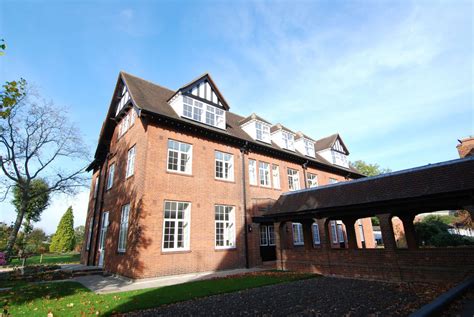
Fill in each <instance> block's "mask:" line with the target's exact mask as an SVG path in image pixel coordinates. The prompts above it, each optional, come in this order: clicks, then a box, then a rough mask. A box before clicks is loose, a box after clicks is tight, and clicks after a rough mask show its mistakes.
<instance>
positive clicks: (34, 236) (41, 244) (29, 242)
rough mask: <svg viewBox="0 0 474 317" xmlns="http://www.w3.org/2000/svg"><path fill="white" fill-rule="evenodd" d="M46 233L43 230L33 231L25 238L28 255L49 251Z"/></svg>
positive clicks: (24, 247) (25, 248)
mask: <svg viewBox="0 0 474 317" xmlns="http://www.w3.org/2000/svg"><path fill="white" fill-rule="evenodd" d="M46 239H47V236H46V233H45V232H44V230H43V229H41V228H35V229H32V230H31V232H30V233H29V234H28V236H27V237H26V238H25V240H24V241H25V242H24V246H23V249H24V250H25V252H27V253H35V254H36V253H44V252H46V251H47V250H48V247H47V246H48V244H47V243H46Z"/></svg>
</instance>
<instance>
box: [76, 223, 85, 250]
mask: <svg viewBox="0 0 474 317" xmlns="http://www.w3.org/2000/svg"><path fill="white" fill-rule="evenodd" d="M84 234H85V227H84V226H78V227H76V228H74V236H75V237H76V247H75V250H76V251H80V249H81V247H82V244H83V242H84Z"/></svg>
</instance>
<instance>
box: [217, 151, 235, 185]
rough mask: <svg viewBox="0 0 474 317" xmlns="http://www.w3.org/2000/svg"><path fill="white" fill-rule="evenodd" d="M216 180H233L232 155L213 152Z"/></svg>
mask: <svg viewBox="0 0 474 317" xmlns="http://www.w3.org/2000/svg"><path fill="white" fill-rule="evenodd" d="M215 159H216V178H218V179H225V180H230V181H233V180H234V156H233V155H232V154H228V153H223V152H219V151H215Z"/></svg>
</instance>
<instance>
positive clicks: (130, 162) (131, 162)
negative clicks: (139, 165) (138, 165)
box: [125, 146, 135, 178]
mask: <svg viewBox="0 0 474 317" xmlns="http://www.w3.org/2000/svg"><path fill="white" fill-rule="evenodd" d="M134 170H135V146H133V147H132V148H130V150H128V155H127V170H126V171H127V172H126V174H125V177H127V178H128V177H130V176H132V175H133V173H134Z"/></svg>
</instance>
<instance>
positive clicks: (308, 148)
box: [303, 139, 315, 157]
mask: <svg viewBox="0 0 474 317" xmlns="http://www.w3.org/2000/svg"><path fill="white" fill-rule="evenodd" d="M303 141H304V150H305V152H306V156H311V157H314V153H315V152H314V142H312V141H310V140H307V139H303Z"/></svg>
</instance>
